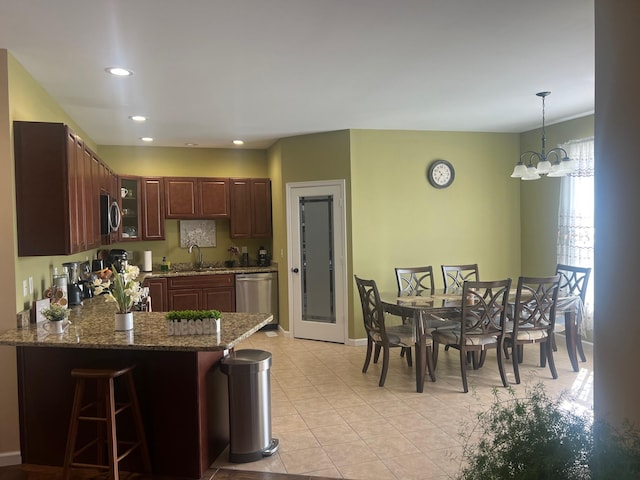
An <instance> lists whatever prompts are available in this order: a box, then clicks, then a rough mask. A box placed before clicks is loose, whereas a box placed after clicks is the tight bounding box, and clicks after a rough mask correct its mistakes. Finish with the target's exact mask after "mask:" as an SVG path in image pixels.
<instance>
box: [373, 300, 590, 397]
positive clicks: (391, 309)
mask: <svg viewBox="0 0 640 480" xmlns="http://www.w3.org/2000/svg"><path fill="white" fill-rule="evenodd" d="M515 294H516V290H515V289H512V290H511V291H510V294H509V298H510V300H512V301H514V299H515ZM380 301H381V303H382V308H383V310H384V311H385V312H386V313H388V314H391V315H397V316H399V317H402V318H403V319H409V320H411V322H412V324H413V326H414V327H415V363H416V391H417V392H418V393H422V392H423V391H424V377H425V374H426V369H427V357H426V356H427V342H428V338H429V331H430V330H433V329H434V328H452V327H453V328H455V326H456V324H459V323H460V320H461V318H462V288H454V289H447V290H444V289H434V290H433V291H431V290H418V291H415V292H413V293H412V294H411V295H403V294H401V293H398V292H397V291H381V292H380ZM583 310H584V306H583V303H582V300H581V298H580V297H579V296H577V295H568V294H565V293H563V292H559V293H558V300H557V303H556V317H557V316H558V315H564V317H565V335H566V336H567V350H568V353H569V360H570V362H571V366H572V368H573V371H574V372H577V371H579V365H578V358H577V353H576V342H575V335H576V334H578V331H577V330H576V329H578V330H579V328H580V322H581V319H582V318H583Z"/></svg>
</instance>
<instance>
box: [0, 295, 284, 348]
mask: <svg viewBox="0 0 640 480" xmlns="http://www.w3.org/2000/svg"><path fill="white" fill-rule="evenodd" d="M83 303H84V304H83V305H82V306H78V307H72V308H71V315H70V316H69V321H70V322H71V323H70V324H69V325H68V326H67V328H66V329H65V332H64V333H63V334H60V335H56V334H50V333H49V332H47V330H46V329H45V327H44V324H43V323H40V324H38V325H37V326H36V325H33V324H32V325H31V326H30V327H29V328H18V329H14V330H9V331H7V332H4V333H3V334H0V345H13V346H20V347H67V348H92V349H130V350H168V351H171V350H173V351H218V350H227V349H230V348H233V347H235V346H236V344H237V343H238V342H240V341H242V340H244V339H245V338H247V337H249V336H250V335H252V334H253V333H255V332H256V331H257V330H259V329H260V328H261V327H263V326H264V325H266V324H267V323H269V322H270V321H271V320H272V318H273V316H272V315H271V314H268V313H228V312H222V318H221V320H220V334H219V335H216V334H211V335H185V336H169V335H167V321H166V318H165V315H166V313H164V312H157V313H154V312H134V313H133V325H134V326H133V330H131V331H128V332H118V331H116V330H115V318H114V314H115V311H116V310H115V305H114V304H113V303H107V302H106V301H105V300H104V297H96V298H92V299H87V300H84V302H83Z"/></svg>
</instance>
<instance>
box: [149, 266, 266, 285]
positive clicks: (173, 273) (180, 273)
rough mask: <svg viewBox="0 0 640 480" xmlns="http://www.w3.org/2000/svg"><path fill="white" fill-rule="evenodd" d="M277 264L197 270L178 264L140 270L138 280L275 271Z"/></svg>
mask: <svg viewBox="0 0 640 480" xmlns="http://www.w3.org/2000/svg"><path fill="white" fill-rule="evenodd" d="M277 271H278V266H277V265H272V266H270V267H255V266H254V267H231V268H227V267H204V268H202V269H199V270H194V269H193V268H192V267H190V266H182V265H178V266H177V267H176V266H173V265H172V267H171V270H170V271H168V272H161V271H160V270H155V269H154V270H153V271H152V272H143V271H142V270H140V276H139V277H138V280H140V281H141V282H142V281H144V279H145V278H160V277H189V276H193V275H223V274H227V273H233V274H235V273H269V272H277Z"/></svg>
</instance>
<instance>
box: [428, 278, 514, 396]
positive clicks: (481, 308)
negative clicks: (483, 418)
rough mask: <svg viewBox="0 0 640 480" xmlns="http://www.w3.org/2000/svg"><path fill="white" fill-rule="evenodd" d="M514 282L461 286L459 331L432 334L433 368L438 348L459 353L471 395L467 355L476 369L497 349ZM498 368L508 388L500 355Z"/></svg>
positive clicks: (505, 281) (464, 381)
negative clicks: (490, 351) (489, 350)
mask: <svg viewBox="0 0 640 480" xmlns="http://www.w3.org/2000/svg"><path fill="white" fill-rule="evenodd" d="M510 288H511V279H510V278H507V279H504V280H497V281H492V282H476V281H466V282H464V283H463V284H462V313H461V317H460V328H458V329H444V330H434V331H433V332H431V337H432V341H433V347H432V350H433V366H434V368H436V367H437V364H438V350H439V348H438V347H439V345H440V344H443V345H450V346H451V347H453V348H455V349H457V350H459V351H460V373H461V376H462V386H463V389H464V391H465V393H466V392H468V391H469V386H468V382H467V363H468V362H467V354H468V353H471V354H472V358H473V369H474V370H475V369H478V368H480V367H482V365H483V364H484V361H485V358H486V353H487V349H489V348H498V344H499V342H500V341H499V337H500V336H501V335H502V327H503V326H504V324H505V317H506V312H507V309H508V307H509V304H508V301H509V289H510ZM497 358H498V368H499V370H500V378H501V379H502V384H503V385H504V386H505V387H506V386H507V378H506V375H505V373H504V366H503V364H502V361H503V360H502V355H497Z"/></svg>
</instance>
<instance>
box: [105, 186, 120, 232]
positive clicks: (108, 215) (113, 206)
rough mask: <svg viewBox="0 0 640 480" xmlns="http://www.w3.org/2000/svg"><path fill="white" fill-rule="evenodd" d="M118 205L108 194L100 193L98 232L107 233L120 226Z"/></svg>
mask: <svg viewBox="0 0 640 480" xmlns="http://www.w3.org/2000/svg"><path fill="white" fill-rule="evenodd" d="M120 220H121V215H120V206H119V205H118V202H117V200H114V199H113V198H111V197H110V196H109V195H106V194H100V233H101V234H102V235H109V234H110V233H111V232H115V231H117V230H118V229H119V228H120Z"/></svg>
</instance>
